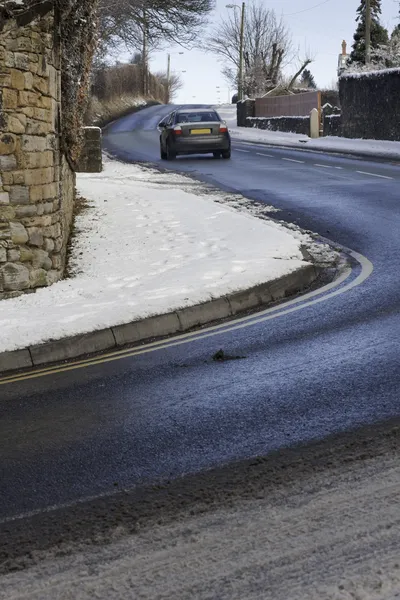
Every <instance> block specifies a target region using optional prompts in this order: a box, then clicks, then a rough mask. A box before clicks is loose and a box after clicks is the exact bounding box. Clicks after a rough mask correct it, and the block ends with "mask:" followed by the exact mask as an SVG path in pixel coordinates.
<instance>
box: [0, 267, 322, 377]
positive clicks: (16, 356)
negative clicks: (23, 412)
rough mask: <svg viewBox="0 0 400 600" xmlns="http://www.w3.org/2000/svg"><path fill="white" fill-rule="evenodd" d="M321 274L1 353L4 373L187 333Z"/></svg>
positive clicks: (310, 272) (313, 271)
mask: <svg viewBox="0 0 400 600" xmlns="http://www.w3.org/2000/svg"><path fill="white" fill-rule="evenodd" d="M320 272H321V268H319V267H316V266H314V265H305V266H303V267H302V268H301V269H298V270H297V271H295V272H293V273H290V274H289V275H285V276H284V277H281V278H279V279H276V280H274V281H270V282H268V283H265V284H260V285H257V286H255V287H252V288H250V289H248V290H242V291H240V292H234V293H232V294H229V295H227V296H224V297H222V298H217V299H212V300H210V301H209V302H204V303H202V304H197V305H195V306H188V307H185V308H182V309H180V310H177V311H174V312H171V313H167V314H163V315H158V316H154V317H149V318H146V319H142V320H140V321H135V322H133V323H127V324H126V325H117V326H114V327H111V328H108V329H103V330H100V331H94V332H91V333H87V334H82V335H78V336H74V337H69V338H64V339H61V340H56V341H51V342H46V343H44V344H39V345H36V346H31V347H29V348H26V349H23V350H16V351H14V352H3V353H0V374H4V373H8V372H11V371H18V370H21V369H29V368H32V367H36V366H44V365H48V364H52V363H57V362H62V361H66V360H70V359H77V358H80V357H83V356H86V355H88V354H94V353H96V352H102V351H105V350H112V349H113V348H117V347H121V346H124V345H127V344H132V343H138V342H144V341H146V340H150V339H154V338H157V337H164V336H168V335H172V334H179V333H183V332H185V331H189V330H191V329H193V328H196V327H199V326H202V325H206V324H208V323H212V322H215V321H219V320H221V319H226V318H229V317H233V316H235V315H237V314H238V313H240V312H244V311H246V310H250V309H254V308H259V307H260V308H261V307H263V306H266V305H268V304H270V303H271V302H272V301H276V300H280V299H282V298H285V297H286V296H290V295H293V294H295V293H298V292H301V291H302V290H304V289H306V288H308V287H309V286H310V285H311V284H312V283H314V282H315V280H316V279H317V277H318V275H319V273H320Z"/></svg>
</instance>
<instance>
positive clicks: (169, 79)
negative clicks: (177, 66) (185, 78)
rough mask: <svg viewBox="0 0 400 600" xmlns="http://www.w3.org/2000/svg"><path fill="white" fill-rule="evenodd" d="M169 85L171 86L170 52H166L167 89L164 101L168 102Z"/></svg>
mask: <svg viewBox="0 0 400 600" xmlns="http://www.w3.org/2000/svg"><path fill="white" fill-rule="evenodd" d="M170 86H171V54H168V62H167V89H166V93H165V103H166V104H168V103H169V101H170V91H169V90H170Z"/></svg>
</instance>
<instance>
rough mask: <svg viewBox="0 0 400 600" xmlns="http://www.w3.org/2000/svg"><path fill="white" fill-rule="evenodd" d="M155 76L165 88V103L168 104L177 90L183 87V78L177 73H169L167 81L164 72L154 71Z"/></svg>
mask: <svg viewBox="0 0 400 600" xmlns="http://www.w3.org/2000/svg"><path fill="white" fill-rule="evenodd" d="M155 77H157V79H158V80H159V81H160V83H161V84H162V85H163V86H164V89H165V104H169V103H170V102H171V101H172V100H173V99H174V97H175V96H176V94H177V92H179V90H181V89H182V88H183V85H184V84H183V79H182V77H181V75H180V74H179V73H171V74H170V77H169V81H168V77H167V74H166V73H165V72H160V73H156V74H155Z"/></svg>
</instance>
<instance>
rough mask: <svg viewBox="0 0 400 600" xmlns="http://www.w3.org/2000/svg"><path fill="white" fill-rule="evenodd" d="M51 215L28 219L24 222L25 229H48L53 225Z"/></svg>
mask: <svg viewBox="0 0 400 600" xmlns="http://www.w3.org/2000/svg"><path fill="white" fill-rule="evenodd" d="M52 224H53V223H52V218H51V215H46V216H39V215H38V216H36V217H28V218H26V219H25V220H24V225H25V227H48V226H49V225H52Z"/></svg>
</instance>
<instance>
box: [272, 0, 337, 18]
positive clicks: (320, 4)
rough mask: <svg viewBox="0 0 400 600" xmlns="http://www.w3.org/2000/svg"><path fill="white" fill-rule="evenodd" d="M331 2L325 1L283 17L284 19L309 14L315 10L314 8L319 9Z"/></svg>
mask: <svg viewBox="0 0 400 600" xmlns="http://www.w3.org/2000/svg"><path fill="white" fill-rule="evenodd" d="M330 1H331V0H324V1H323V2H320V3H319V4H315V5H314V6H310V8H304V9H303V10H299V11H298V12H294V13H289V14H287V15H283V16H284V17H293V15H299V14H300V13H304V12H307V11H309V10H314V8H318V7H319V6H322V5H323V4H327V3H328V2H330Z"/></svg>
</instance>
